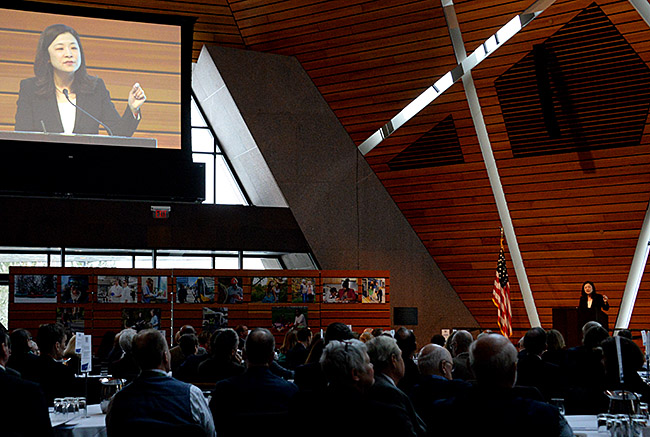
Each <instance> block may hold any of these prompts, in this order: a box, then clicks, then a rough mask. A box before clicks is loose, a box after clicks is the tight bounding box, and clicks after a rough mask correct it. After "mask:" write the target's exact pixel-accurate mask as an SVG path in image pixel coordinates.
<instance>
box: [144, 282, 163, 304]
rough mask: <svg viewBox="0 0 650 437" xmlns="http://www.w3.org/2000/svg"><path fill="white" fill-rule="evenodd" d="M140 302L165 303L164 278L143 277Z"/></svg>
mask: <svg viewBox="0 0 650 437" xmlns="http://www.w3.org/2000/svg"><path fill="white" fill-rule="evenodd" d="M141 284H142V302H144V303H165V302H167V300H168V297H167V277H166V276H144V277H142V282H141Z"/></svg>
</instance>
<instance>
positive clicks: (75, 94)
mask: <svg viewBox="0 0 650 437" xmlns="http://www.w3.org/2000/svg"><path fill="white" fill-rule="evenodd" d="M34 74H35V76H34V77H31V78H27V79H24V80H22V81H21V82H20V91H19V94H18V103H17V106H18V109H17V111H16V123H15V126H14V129H15V130H16V131H27V132H46V133H66V134H98V133H99V127H100V124H101V126H102V127H104V128H105V129H106V131H107V133H108V135H111V136H113V135H116V136H121V137H130V136H133V133H134V132H135V131H136V129H137V128H138V124H139V123H140V119H141V114H140V108H141V107H142V105H143V104H144V102H145V101H146V99H147V97H146V95H145V93H144V90H143V89H142V87H141V86H140V84H139V83H137V82H136V83H133V85H132V86H131V88H130V90H129V91H128V95H125V96H121V97H122V98H124V99H126V102H127V104H126V108H125V110H124V113H123V115H120V114H119V113H118V112H117V110H116V109H115V106H114V105H113V102H112V101H111V96H110V93H109V91H108V90H107V89H106V85H105V84H104V81H103V80H102V79H100V78H99V77H97V76H94V75H90V74H89V73H88V72H87V70H86V57H85V54H84V49H83V45H82V43H81V38H80V37H79V34H78V33H77V31H76V30H75V29H73V28H72V27H70V26H67V25H65V24H52V25H50V26H48V27H46V28H45V29H44V30H43V32H42V33H41V36H40V38H39V40H38V44H37V46H36V57H35V59H34ZM57 108H59V110H57ZM76 108H82V109H83V111H77V110H76ZM87 113H90V114H92V116H88V115H87ZM100 120H101V122H100Z"/></svg>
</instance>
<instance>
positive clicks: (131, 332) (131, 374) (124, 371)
mask: <svg viewBox="0 0 650 437" xmlns="http://www.w3.org/2000/svg"><path fill="white" fill-rule="evenodd" d="M136 334H137V332H136V331H135V329H132V328H127V329H124V330H122V331H120V333H119V334H118V335H119V344H120V349H121V350H122V357H120V359H119V360H117V361H115V362H113V363H111V364H109V366H108V371H109V373H110V374H111V375H112V376H113V377H114V378H121V379H125V380H126V381H127V382H131V381H133V380H134V379H135V378H136V377H137V376H138V375H139V374H140V367H139V366H138V363H137V362H136V361H135V357H134V356H133V339H134V338H135V336H136Z"/></svg>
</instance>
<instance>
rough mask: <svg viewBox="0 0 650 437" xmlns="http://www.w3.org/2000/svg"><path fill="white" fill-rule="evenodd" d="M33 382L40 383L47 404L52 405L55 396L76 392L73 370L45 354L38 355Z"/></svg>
mask: <svg viewBox="0 0 650 437" xmlns="http://www.w3.org/2000/svg"><path fill="white" fill-rule="evenodd" d="M35 382H38V383H39V384H40V385H41V389H43V393H45V400H46V401H47V405H54V398H55V397H65V396H73V395H75V394H77V390H76V389H77V387H76V380H75V376H74V371H73V370H72V369H71V368H69V367H68V366H66V365H64V364H61V363H58V362H56V361H54V360H53V359H52V358H51V357H49V356H47V355H41V356H40V357H38V378H37V380H36V381H35Z"/></svg>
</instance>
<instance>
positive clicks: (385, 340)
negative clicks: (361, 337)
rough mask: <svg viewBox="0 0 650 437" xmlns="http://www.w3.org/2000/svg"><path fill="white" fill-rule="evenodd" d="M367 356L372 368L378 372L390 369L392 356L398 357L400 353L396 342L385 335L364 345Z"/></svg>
mask: <svg viewBox="0 0 650 437" xmlns="http://www.w3.org/2000/svg"><path fill="white" fill-rule="evenodd" d="M366 347H367V348H368V356H369V357H370V361H371V362H372V364H373V366H375V368H376V369H377V370H379V371H381V370H383V369H386V368H388V367H390V364H391V359H392V357H393V355H394V356H396V357H399V356H400V355H401V353H402V351H401V349H400V348H399V346H397V340H395V339H394V338H392V337H388V336H386V335H380V336H379V337H375V338H373V339H372V340H369V341H368V342H367V343H366Z"/></svg>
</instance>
